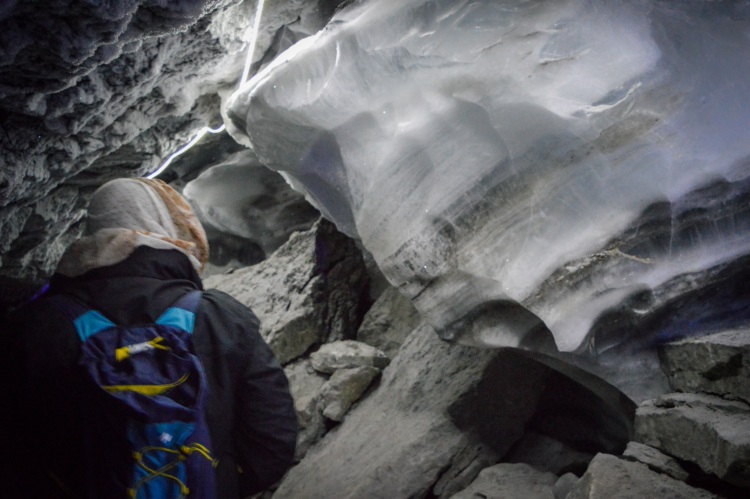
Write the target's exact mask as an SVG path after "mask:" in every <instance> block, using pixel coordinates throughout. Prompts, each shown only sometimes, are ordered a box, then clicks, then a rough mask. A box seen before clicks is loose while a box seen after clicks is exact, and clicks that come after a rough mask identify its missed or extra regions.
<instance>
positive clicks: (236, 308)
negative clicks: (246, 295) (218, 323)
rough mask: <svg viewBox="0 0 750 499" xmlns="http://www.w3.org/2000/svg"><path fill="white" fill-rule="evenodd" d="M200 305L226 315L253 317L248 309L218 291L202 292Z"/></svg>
mask: <svg viewBox="0 0 750 499" xmlns="http://www.w3.org/2000/svg"><path fill="white" fill-rule="evenodd" d="M201 303H202V305H203V304H205V305H208V306H209V307H211V308H212V309H217V310H222V311H224V312H226V313H238V314H252V315H255V314H254V313H253V311H252V310H251V309H250V307H248V306H247V305H244V304H243V303H242V302H240V301H239V300H237V299H236V298H235V297H233V296H232V295H230V294H228V293H225V292H224V291H219V290H218V289H207V290H204V291H203V297H202V302H201Z"/></svg>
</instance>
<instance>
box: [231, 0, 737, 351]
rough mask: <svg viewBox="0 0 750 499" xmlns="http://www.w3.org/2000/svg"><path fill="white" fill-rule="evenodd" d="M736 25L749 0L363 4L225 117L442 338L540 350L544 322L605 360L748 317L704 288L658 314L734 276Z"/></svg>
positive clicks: (238, 97) (282, 59)
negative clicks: (671, 316)
mask: <svg viewBox="0 0 750 499" xmlns="http://www.w3.org/2000/svg"><path fill="white" fill-rule="evenodd" d="M749 17H750V2H703V1H686V2H667V1H664V2H659V1H638V0H632V1H622V2H599V1H593V0H592V1H584V0H569V1H559V2H545V1H541V0H540V1H535V0H528V1H497V0H486V1H482V0H472V1H469V0H464V1H454V0H451V1H448V0H444V1H425V0H409V1H406V0H379V1H377V2H362V3H357V4H355V5H354V6H350V7H349V8H348V9H346V10H344V11H342V12H341V13H339V14H338V15H337V17H335V18H334V19H333V20H332V22H331V23H330V24H329V25H328V27H327V28H326V29H325V30H323V31H321V32H320V33H318V34H317V35H316V36H314V37H310V38H307V39H305V40H303V41H301V42H299V43H297V44H296V45H295V46H293V47H292V48H291V49H289V50H288V51H286V52H285V53H283V54H281V55H280V56H279V57H278V58H277V59H276V60H275V62H274V63H272V64H271V65H270V66H269V67H267V68H266V69H265V70H264V71H262V72H261V73H259V74H258V75H256V77H255V78H253V79H252V80H251V81H250V82H248V84H247V85H246V86H245V87H244V88H242V89H241V90H240V91H238V92H237V93H236V94H235V95H234V96H233V98H232V99H231V100H230V103H229V109H228V111H227V114H228V116H229V117H230V119H231V123H229V129H230V133H232V135H233V136H234V137H235V138H236V139H237V140H239V141H241V142H243V143H245V144H247V145H250V146H251V147H252V148H253V149H254V150H255V152H256V153H257V154H258V156H259V158H260V159H261V161H262V162H263V163H264V164H266V165H268V166H270V167H271V168H273V169H275V170H278V171H281V172H283V174H284V175H285V176H286V178H288V180H289V181H290V182H291V183H292V184H293V185H294V186H295V187H296V188H298V189H300V190H301V191H303V192H305V193H306V195H307V197H308V198H309V199H310V200H311V201H312V202H313V203H314V204H315V205H316V206H318V207H319V208H320V209H321V211H322V212H323V213H324V214H326V215H327V216H328V217H330V218H331V219H332V220H334V221H335V222H336V224H337V225H338V227H339V228H340V229H342V230H344V231H345V232H347V233H349V234H350V235H353V236H355V237H358V238H360V239H361V240H362V242H363V244H364V246H365V247H366V248H367V249H368V250H369V251H370V252H371V253H372V254H373V255H374V257H375V259H376V261H377V262H378V264H379V266H380V267H381V269H382V270H383V271H384V273H385V275H386V276H387V277H388V279H389V280H390V281H391V282H392V283H393V284H395V285H397V286H399V287H400V289H401V290H402V291H403V292H404V293H405V294H407V295H408V296H410V297H411V298H412V299H413V300H414V302H415V304H416V305H417V307H418V308H419V309H420V311H421V312H423V313H424V314H426V315H427V316H428V317H429V318H430V320H431V322H432V324H433V325H434V326H435V327H436V329H437V330H438V333H439V334H441V336H442V337H444V338H446V339H452V340H455V341H461V342H467V343H479V344H485V345H493V346H502V345H507V346H517V345H531V346H534V345H535V344H536V341H537V339H538V338H537V337H536V336H535V333H534V332H535V331H536V332H538V330H539V329H540V327H541V328H542V329H543V326H540V322H539V320H541V321H543V323H544V325H546V327H547V328H549V330H550V331H551V332H552V334H553V336H554V340H555V343H556V346H557V347H558V348H559V349H560V350H562V351H575V350H578V351H584V350H586V351H588V352H590V353H594V354H596V355H599V354H601V353H602V352H603V351H605V350H607V349H612V348H615V347H616V346H618V345H620V344H623V343H624V342H626V340H628V341H631V343H632V342H633V341H635V340H634V339H633V338H634V337H637V339H638V341H639V342H641V343H639V344H642V343H643V342H644V341H646V340H653V339H655V338H657V339H658V338H659V337H660V335H662V336H664V335H665V334H667V333H668V334H669V335H680V334H683V333H684V334H692V332H690V331H687V332H685V331H682V332H681V331H678V332H674V331H671V332H669V331H667V329H669V328H670V327H672V328H674V327H677V328H680V327H683V326H685V325H686V324H690V323H691V320H692V319H696V320H697V319H700V321H698V322H701V321H702V324H704V325H706V327H711V325H712V324H714V322H716V320H718V318H720V316H725V315H727V310H730V309H731V310H733V311H734V312H733V314H734V316H735V317H736V318H738V319H739V320H746V319H747V317H748V315H750V314H749V313H748V308H749V307H748V297H747V296H746V295H744V296H739V297H736V296H728V297H727V296H723V295H722V296H719V295H720V294H721V293H719V292H718V291H716V292H715V293H714V295H715V296H714V295H711V296H713V298H711V299H713V300H714V302H715V303H714V302H711V300H710V299H706V300H704V303H707V305H706V307H707V309H708V310H700V311H697V312H696V314H695V316H694V317H691V316H690V313H689V311H687V312H686V311H685V310H682V312H681V313H683V316H684V317H683V316H680V317H682V318H681V319H679V320H681V321H682V322H679V320H678V321H677V323H670V322H669V321H665V320H663V319H661V318H659V317H660V316H658V314H657V312H659V311H663V310H665V309H666V308H668V307H669V306H671V305H674V304H675V303H677V302H676V301H675V300H677V301H679V300H683V301H685V300H687V299H686V298H685V297H686V296H692V295H690V293H695V292H697V290H701V289H704V290H705V289H711V290H714V291H715V289H714V288H717V289H718V288H719V287H721V286H720V284H721V283H722V282H725V281H722V279H724V280H726V279H727V276H726V275H725V274H722V272H724V271H726V272H729V270H727V269H730V270H731V268H732V265H738V266H739V268H747V265H745V264H743V265H740V264H738V263H737V262H740V261H742V260H741V258H742V257H743V256H746V255H747V254H748V252H749V250H750V232H749V231H748V229H749V228H750V222H749V220H748V218H749V216H748V209H749V208H748V205H750V201H749V199H748V181H747V177H748V174H750V140H749V139H750V113H749V112H748V109H750V107H749V106H748V104H750V20H749ZM712 286H713V287H712ZM724 289H727V288H726V287H725V288H724ZM714 291H712V292H714ZM717 293H718V294H717ZM746 294H747V293H746ZM743 300H744V301H743ZM688 301H689V300H688ZM519 305H520V306H519ZM690 306H694V305H690ZM722 307H723V308H722ZM618 313H621V314H623V316H624V317H625V319H627V320H626V321H625V322H623V320H622V318H621V317H620V316H618V315H617V314H618ZM618 317H620V319H621V320H620V322H619V323H618V322H616V320H615V319H617V318H618ZM604 318H610V323H612V325H613V326H619V329H618V327H613V328H610V329H607V330H605V331H602V328H601V324H602V320H603V319H604ZM644 318H647V319H648V320H651V319H652V318H653V320H652V321H651V322H648V320H646V319H644ZM612 321H614V322H612ZM628 321H630V322H628ZM660 321H661V322H660ZM712 321H713V322H712ZM673 322H674V321H673ZM693 322H695V321H693ZM629 325H632V327H629ZM685 327H686V326H685ZM665 331H667V332H665ZM535 338H536V339H535ZM595 340H596V341H595ZM605 340H606V341H605Z"/></svg>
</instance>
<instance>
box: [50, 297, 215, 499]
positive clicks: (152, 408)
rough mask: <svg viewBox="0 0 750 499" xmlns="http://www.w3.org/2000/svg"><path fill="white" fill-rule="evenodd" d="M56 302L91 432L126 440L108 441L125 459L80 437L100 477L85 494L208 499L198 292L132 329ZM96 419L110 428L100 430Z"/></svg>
mask: <svg viewBox="0 0 750 499" xmlns="http://www.w3.org/2000/svg"><path fill="white" fill-rule="evenodd" d="M56 299H57V301H58V303H59V304H60V306H61V307H62V308H63V310H65V311H66V313H67V314H68V316H69V317H70V318H71V319H72V320H73V323H74V324H75V327H76V330H77V331H78V336H79V337H80V339H81V341H82V347H81V348H82V353H81V358H80V362H79V364H80V367H82V371H83V372H84V375H83V376H84V378H85V379H86V380H89V379H90V380H91V381H93V384H92V385H96V386H95V387H93V388H92V392H95V400H94V402H95V403H94V404H93V405H95V406H96V407H95V408H93V407H92V410H91V411H90V412H91V413H93V414H94V416H92V424H91V426H92V427H94V428H96V429H92V430H91V431H92V432H99V433H100V436H101V434H103V433H104V434H106V433H107V432H113V431H114V430H112V428H116V429H117V431H116V432H118V433H119V432H124V433H126V435H124V436H122V435H119V436H116V437H115V438H119V440H120V441H121V442H123V445H122V446H120V447H123V448H125V450H126V451H127V452H120V451H115V450H113V449H106V448H105V449H102V448H97V447H96V445H91V444H90V442H91V441H94V440H96V436H94V437H92V438H89V437H87V442H88V443H87V444H86V449H87V450H86V452H87V453H88V452H91V453H92V454H95V455H93V456H92V459H91V463H92V466H93V467H94V469H95V470H96V473H97V474H98V475H102V476H98V477H92V478H91V479H90V480H89V481H90V482H91V484H92V485H91V486H90V487H89V493H90V494H91V495H92V496H95V497H115V496H126V497H131V498H137V499H142V498H143V499H146V498H173V497H185V496H189V497H190V498H193V497H196V498H212V497H215V495H216V488H215V476H214V475H215V471H214V468H215V466H216V464H217V463H216V461H215V460H214V459H213V458H212V456H211V451H210V448H211V442H210V437H209V433H208V428H207V426H206V420H205V414H204V412H205V411H204V407H205V404H206V400H207V396H208V390H207V383H206V375H205V372H204V370H203V367H202V365H201V362H200V360H199V359H198V357H197V356H196V354H195V351H194V348H193V343H192V338H191V335H192V332H193V326H194V324H195V313H196V310H197V308H198V304H199V303H200V299H201V292H200V291H194V292H190V293H188V294H187V295H185V296H183V297H182V298H180V299H179V300H178V301H177V302H176V303H175V304H174V305H172V306H171V307H170V308H169V309H167V310H166V311H165V312H164V313H163V314H162V315H161V316H160V317H159V319H157V321H156V322H155V323H154V324H144V325H138V326H118V325H115V324H114V323H113V322H111V321H110V320H109V319H107V318H106V317H104V316H103V315H102V314H101V313H99V312H97V311H95V310H91V309H88V308H87V307H85V306H83V305H82V304H80V303H79V302H77V301H75V300H73V299H71V298H69V297H66V296H61V295H58V296H57V297H56ZM97 393H98V395H96V394H97ZM93 419H96V421H94V420H93ZM104 419H108V420H111V421H118V424H109V426H107V424H104V423H101V420H104ZM87 426H89V425H88V424H87ZM102 428H104V429H102ZM104 436H105V437H106V436H107V435H104ZM100 440H101V439H100ZM114 447H117V446H114ZM107 453H109V454H118V456H119V457H118V456H114V457H113V456H109V455H107ZM127 454H129V455H127ZM103 463H108V464H106V465H105V464H103ZM105 466H106V468H107V469H102V468H103V467H105ZM97 467H98V469H97ZM112 468H114V469H112Z"/></svg>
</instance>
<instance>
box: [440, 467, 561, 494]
mask: <svg viewBox="0 0 750 499" xmlns="http://www.w3.org/2000/svg"><path fill="white" fill-rule="evenodd" d="M556 481H557V476H556V475H555V474H554V473H550V472H548V471H547V472H545V471H539V470H536V469H534V468H532V467H531V466H529V465H528V464H523V463H518V464H508V463H500V464H496V465H494V466H491V467H489V468H485V469H483V470H482V471H481V472H480V473H479V476H478V477H477V479H476V480H474V482H472V484H471V485H469V486H468V487H467V488H466V489H464V490H463V491H461V492H459V493H458V494H455V495H453V496H451V497H452V499H474V498H476V497H523V498H528V499H555V495H554V492H553V487H554V485H555V482H556Z"/></svg>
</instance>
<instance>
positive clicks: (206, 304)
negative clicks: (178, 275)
mask: <svg viewBox="0 0 750 499" xmlns="http://www.w3.org/2000/svg"><path fill="white" fill-rule="evenodd" d="M198 317H199V318H201V319H200V320H205V321H207V322H208V323H209V324H211V325H213V326H215V327H214V330H216V329H219V330H222V331H223V333H222V334H224V335H232V334H233V333H237V332H239V333H241V334H242V335H243V336H247V334H246V333H248V332H252V333H259V332H260V320H259V319H258V316H257V315H255V313H254V312H253V311H252V310H251V309H250V308H249V307H248V306H246V305H244V304H242V303H241V302H240V301H238V300H237V299H235V298H234V297H232V296H231V295H229V294H227V293H224V292H223V291H219V290H217V289H209V290H205V291H203V296H202V300H201V304H200V306H199V308H198Z"/></svg>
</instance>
